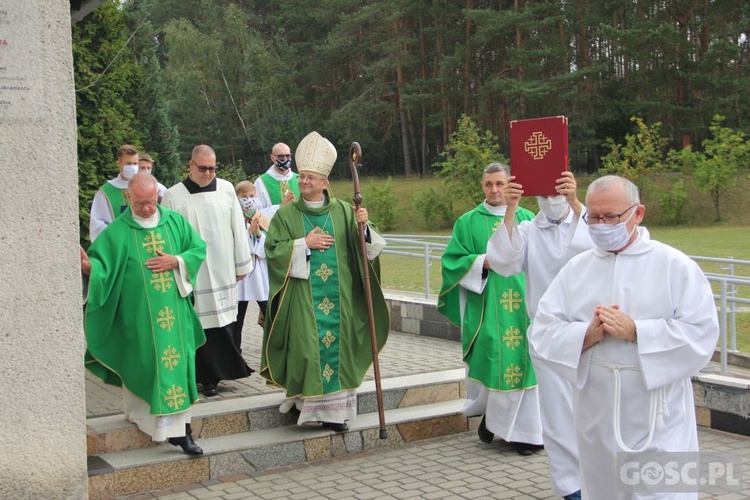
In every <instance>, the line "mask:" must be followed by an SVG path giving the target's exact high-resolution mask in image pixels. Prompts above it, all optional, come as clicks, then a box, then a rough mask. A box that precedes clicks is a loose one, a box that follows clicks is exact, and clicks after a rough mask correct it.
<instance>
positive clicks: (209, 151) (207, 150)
mask: <svg viewBox="0 0 750 500" xmlns="http://www.w3.org/2000/svg"><path fill="white" fill-rule="evenodd" d="M201 156H213V157H214V158H215V157H216V151H214V148H212V147H211V146H206V145H205V144H199V145H197V146H195V147H194V148H193V154H192V156H191V157H190V158H191V159H192V160H193V161H198V159H199V157H201Z"/></svg>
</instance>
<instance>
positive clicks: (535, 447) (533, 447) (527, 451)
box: [508, 441, 544, 457]
mask: <svg viewBox="0 0 750 500" xmlns="http://www.w3.org/2000/svg"><path fill="white" fill-rule="evenodd" d="M508 444H509V445H511V446H512V447H513V448H514V449H515V450H516V453H518V454H519V455H521V456H522V457H528V456H529V455H533V454H534V452H535V451H539V450H543V449H544V445H541V444H529V443H520V442H518V441H512V442H510V443H508Z"/></svg>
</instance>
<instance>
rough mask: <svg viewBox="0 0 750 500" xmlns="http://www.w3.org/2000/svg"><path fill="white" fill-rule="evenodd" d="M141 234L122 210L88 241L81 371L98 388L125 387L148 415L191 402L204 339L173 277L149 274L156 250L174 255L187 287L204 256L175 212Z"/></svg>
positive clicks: (179, 408) (166, 213)
mask: <svg viewBox="0 0 750 500" xmlns="http://www.w3.org/2000/svg"><path fill="white" fill-rule="evenodd" d="M158 210H159V212H160V214H161V218H160V220H159V223H158V224H157V226H156V227H153V228H150V229H146V228H143V227H141V226H140V225H139V224H138V223H137V222H136V221H135V220H133V217H132V213H131V211H130V208H127V209H126V210H125V212H124V213H123V214H122V215H121V216H120V217H118V218H116V219H115V220H114V221H113V222H112V224H110V225H109V226H108V227H107V228H106V229H105V230H104V231H103V232H102V233H101V234H100V235H99V237H98V238H97V239H96V241H95V242H94V243H93V244H92V245H91V247H90V248H89V250H88V256H89V260H90V261H91V275H90V279H89V289H88V300H87V302H86V309H85V314H84V320H85V329H86V343H87V350H86V358H85V363H86V368H87V369H89V370H90V371H91V372H92V373H94V374H95V375H96V376H98V377H99V378H101V379H102V380H103V381H104V382H106V383H108V384H112V385H116V386H122V385H123V384H124V385H125V387H127V388H128V390H130V391H131V392H132V393H134V394H135V395H136V396H138V397H139V398H141V399H143V400H144V401H146V402H147V403H148V404H149V405H150V407H151V414H152V415H168V414H170V413H178V412H182V411H185V410H187V409H189V408H190V406H191V405H192V404H193V403H194V402H195V401H196V400H197V399H198V390H197V388H196V382H195V350H196V349H197V348H198V347H200V346H201V345H202V344H203V343H204V342H205V341H206V337H205V334H204V333H203V327H202V326H201V322H200V320H199V319H198V315H197V314H196V313H195V309H193V305H192V303H191V300H190V295H188V296H186V297H183V296H182V295H181V293H180V291H179V289H178V286H177V282H176V279H177V276H175V271H174V270H170V271H166V272H161V273H154V272H152V271H150V270H149V269H148V268H147V267H146V265H145V262H146V261H147V260H148V259H150V258H152V257H155V256H158V255H157V253H156V251H157V250H160V251H162V252H164V253H166V254H170V255H179V256H180V257H181V258H182V259H183V261H184V262H185V268H186V269H185V270H186V272H187V275H188V276H187V277H188V279H189V281H190V283H195V280H196V278H197V275H198V269H199V268H200V266H201V264H202V263H203V261H204V259H205V258H206V243H205V242H204V241H203V239H201V237H200V236H199V235H198V233H197V232H196V231H195V230H194V229H193V227H192V226H191V225H190V223H189V222H188V221H187V219H185V218H184V217H182V216H181V215H180V214H178V213H177V212H173V211H172V210H169V209H167V208H164V207H161V206H160V207H158Z"/></svg>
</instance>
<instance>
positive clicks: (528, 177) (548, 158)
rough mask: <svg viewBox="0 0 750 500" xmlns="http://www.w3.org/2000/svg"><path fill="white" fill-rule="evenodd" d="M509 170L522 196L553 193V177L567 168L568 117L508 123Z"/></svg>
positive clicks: (551, 117)
mask: <svg viewBox="0 0 750 500" xmlns="http://www.w3.org/2000/svg"><path fill="white" fill-rule="evenodd" d="M510 169H511V173H512V174H513V175H514V176H515V177H516V179H515V181H514V182H517V183H518V184H521V185H522V186H523V194H524V196H547V195H555V194H557V192H556V191H555V180H557V179H559V178H560V174H561V173H562V172H564V171H566V170H568V118H567V117H565V116H550V117H545V118H533V119H530V120H513V121H511V122H510Z"/></svg>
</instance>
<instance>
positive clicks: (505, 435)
mask: <svg viewBox="0 0 750 500" xmlns="http://www.w3.org/2000/svg"><path fill="white" fill-rule="evenodd" d="M484 207H485V208H486V209H487V210H488V211H489V212H490V213H492V214H493V215H496V216H503V217H505V212H506V210H507V209H508V207H507V206H506V205H501V206H493V205H490V204H488V203H487V202H485V203H484ZM500 230H504V228H503V227H502V226H501V227H500V229H499V230H497V231H495V232H496V233H497V232H499V231H500ZM484 259H485V254H479V255H477V257H476V259H474V264H473V265H472V266H471V269H470V270H469V272H468V273H466V276H464V277H463V278H462V279H461V281H460V282H459V285H460V286H461V292H460V294H459V301H460V311H461V318H463V317H464V309H465V307H466V291H467V290H469V291H471V292H474V293H483V292H484V287H485V286H486V285H487V279H486V278H483V277H482V271H483V270H484ZM519 272H520V271H519ZM516 274H518V273H516ZM462 328H463V325H462ZM466 370H467V373H468V367H467V369H466ZM461 413H462V414H464V415H466V416H475V415H485V425H486V426H487V429H489V430H490V431H491V432H492V433H493V434H494V435H495V436H497V437H499V438H500V439H504V440H505V441H513V442H519V443H528V444H535V445H540V444H542V417H541V415H540V408H539V391H538V386H537V387H530V388H528V389H520V390H516V391H496V390H490V389H487V387H485V386H484V385H483V384H481V383H479V382H477V381H475V380H472V379H470V378H469V377H468V376H467V377H466V403H465V404H464V406H463V408H461Z"/></svg>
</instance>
